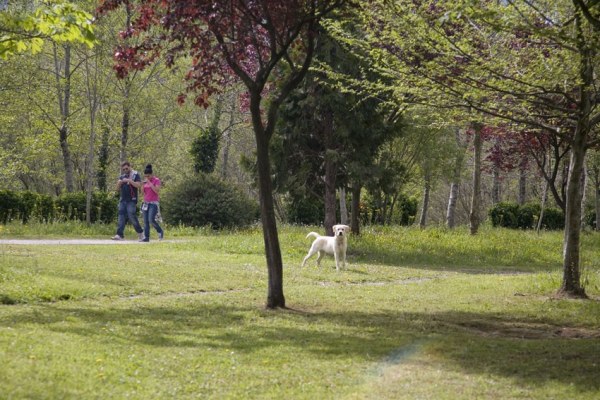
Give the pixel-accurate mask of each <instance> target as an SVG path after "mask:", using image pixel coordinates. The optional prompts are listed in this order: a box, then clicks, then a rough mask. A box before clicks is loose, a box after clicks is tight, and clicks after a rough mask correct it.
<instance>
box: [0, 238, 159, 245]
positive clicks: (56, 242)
mask: <svg viewBox="0 0 600 400" xmlns="http://www.w3.org/2000/svg"><path fill="white" fill-rule="evenodd" d="M157 242H158V241H155V242H154V243H157ZM150 243H152V242H150ZM3 244H28V245H38V244H42V245H71V244H85V245H88V244H142V243H140V242H138V241H137V239H135V240H134V239H131V240H111V239H3V240H0V245H3Z"/></svg>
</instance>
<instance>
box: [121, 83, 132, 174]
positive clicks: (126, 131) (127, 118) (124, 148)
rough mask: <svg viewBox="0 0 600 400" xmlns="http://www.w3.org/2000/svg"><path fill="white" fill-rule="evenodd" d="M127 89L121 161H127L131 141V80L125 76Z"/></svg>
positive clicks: (122, 121) (122, 123) (124, 99)
mask: <svg viewBox="0 0 600 400" xmlns="http://www.w3.org/2000/svg"><path fill="white" fill-rule="evenodd" d="M125 79H126V81H125V89H124V91H123V115H122V117H121V149H120V151H119V159H120V160H121V162H124V161H127V144H128V142H129V124H130V122H131V121H130V118H131V116H130V113H131V105H130V101H129V96H130V92H131V82H130V81H129V78H125Z"/></svg>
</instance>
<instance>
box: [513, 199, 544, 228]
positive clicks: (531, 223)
mask: <svg viewBox="0 0 600 400" xmlns="http://www.w3.org/2000/svg"><path fill="white" fill-rule="evenodd" d="M541 209H542V208H541V206H540V205H539V204H537V203H529V204H524V205H522V206H520V207H519V208H518V211H517V227H518V228H520V229H534V228H536V224H537V222H538V220H539V218H540V210H541Z"/></svg>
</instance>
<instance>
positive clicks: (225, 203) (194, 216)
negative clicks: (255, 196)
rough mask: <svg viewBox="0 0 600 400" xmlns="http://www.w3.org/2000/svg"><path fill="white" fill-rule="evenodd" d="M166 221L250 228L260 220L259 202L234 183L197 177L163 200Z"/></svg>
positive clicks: (177, 187)
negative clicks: (233, 184) (248, 226)
mask: <svg viewBox="0 0 600 400" xmlns="http://www.w3.org/2000/svg"><path fill="white" fill-rule="evenodd" d="M161 212H162V215H163V217H164V219H165V221H166V222H168V223H170V224H174V225H177V224H182V225H186V226H195V227H202V226H211V227H213V228H215V229H219V228H225V227H237V226H247V225H250V224H251V223H253V222H254V221H256V220H257V219H258V216H259V209H258V205H257V204H256V202H254V201H252V200H251V199H250V198H249V197H248V196H247V195H245V194H244V193H242V192H241V191H240V190H239V189H237V188H236V187H234V186H232V185H231V184H229V183H227V182H224V181H222V180H220V179H218V178H216V177H214V176H212V175H206V174H198V175H196V176H194V177H192V178H191V179H188V180H186V181H184V182H182V183H180V184H178V185H177V186H175V187H173V188H172V189H171V190H170V191H169V192H168V193H166V194H165V195H164V196H163V198H162V200H161Z"/></svg>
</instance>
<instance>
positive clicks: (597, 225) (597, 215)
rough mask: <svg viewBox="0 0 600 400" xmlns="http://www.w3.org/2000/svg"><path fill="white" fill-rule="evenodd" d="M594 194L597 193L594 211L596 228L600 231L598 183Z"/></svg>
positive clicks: (599, 189)
mask: <svg viewBox="0 0 600 400" xmlns="http://www.w3.org/2000/svg"><path fill="white" fill-rule="evenodd" d="M594 189H595V190H594V193H596V196H595V201H594V203H595V204H594V205H595V207H594V209H595V210H596V226H595V227H594V229H595V230H597V231H598V230H600V185H598V183H596V186H595V188H594Z"/></svg>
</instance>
